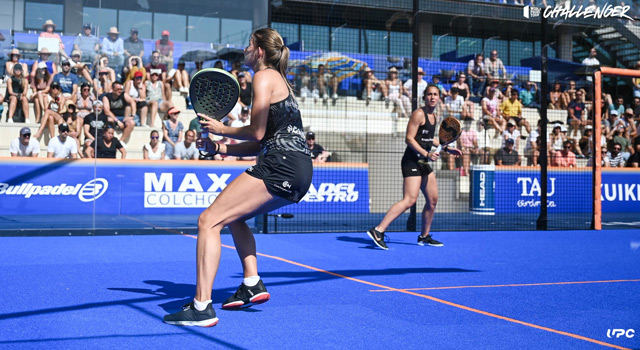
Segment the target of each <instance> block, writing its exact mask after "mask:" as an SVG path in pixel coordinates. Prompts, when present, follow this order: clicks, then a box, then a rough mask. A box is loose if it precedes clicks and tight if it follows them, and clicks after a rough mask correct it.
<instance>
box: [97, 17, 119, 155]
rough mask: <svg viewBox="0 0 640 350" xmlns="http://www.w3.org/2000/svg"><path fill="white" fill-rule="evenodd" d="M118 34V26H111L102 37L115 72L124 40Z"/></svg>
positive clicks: (105, 53) (105, 50)
mask: <svg viewBox="0 0 640 350" xmlns="http://www.w3.org/2000/svg"><path fill="white" fill-rule="evenodd" d="M119 35H120V32H118V28H117V27H111V28H109V32H108V33H107V36H106V37H104V39H102V54H103V55H106V56H107V58H108V59H109V62H110V63H111V64H110V65H109V67H110V68H113V69H114V70H115V71H116V72H120V70H121V67H122V65H124V41H123V40H122V38H120V37H119ZM114 156H115V155H114Z"/></svg>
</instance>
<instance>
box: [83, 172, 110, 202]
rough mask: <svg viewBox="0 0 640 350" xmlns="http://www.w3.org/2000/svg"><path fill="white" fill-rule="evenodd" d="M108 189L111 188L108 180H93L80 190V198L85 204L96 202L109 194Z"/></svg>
mask: <svg viewBox="0 0 640 350" xmlns="http://www.w3.org/2000/svg"><path fill="white" fill-rule="evenodd" d="M107 188H109V182H107V180H106V179H103V178H98V179H93V180H91V181H89V182H87V183H86V184H84V186H82V188H80V193H78V198H79V199H80V200H81V201H83V202H91V201H95V200H96V199H98V198H100V197H102V195H103V194H104V193H105V192H107Z"/></svg>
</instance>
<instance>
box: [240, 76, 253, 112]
mask: <svg viewBox="0 0 640 350" xmlns="http://www.w3.org/2000/svg"><path fill="white" fill-rule="evenodd" d="M245 74H249V73H244V72H240V73H238V84H240V103H241V104H242V107H250V106H251V98H252V96H251V83H249V82H248V81H247V77H246V76H245Z"/></svg>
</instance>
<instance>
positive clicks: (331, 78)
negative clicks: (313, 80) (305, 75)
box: [317, 64, 402, 102]
mask: <svg viewBox="0 0 640 350" xmlns="http://www.w3.org/2000/svg"><path fill="white" fill-rule="evenodd" d="M317 79H318V80H317V84H318V92H319V93H320V97H321V98H322V100H323V101H327V100H328V99H329V88H331V99H333V101H334V102H335V101H336V100H337V99H338V78H337V77H336V75H335V73H332V72H331V71H327V70H326V69H325V66H324V64H319V65H318V74H317ZM401 83H402V82H401Z"/></svg>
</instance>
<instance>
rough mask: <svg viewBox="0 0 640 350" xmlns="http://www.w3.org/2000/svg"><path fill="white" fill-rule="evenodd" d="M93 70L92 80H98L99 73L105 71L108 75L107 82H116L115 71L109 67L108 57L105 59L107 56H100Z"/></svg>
mask: <svg viewBox="0 0 640 350" xmlns="http://www.w3.org/2000/svg"><path fill="white" fill-rule="evenodd" d="M93 70H94V71H93V76H94V78H99V76H100V72H104V71H105V70H106V71H107V72H108V73H109V80H110V81H111V82H114V81H116V71H115V70H113V68H111V67H109V57H107V55H102V56H100V58H99V59H98V64H95V65H94V66H93Z"/></svg>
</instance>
